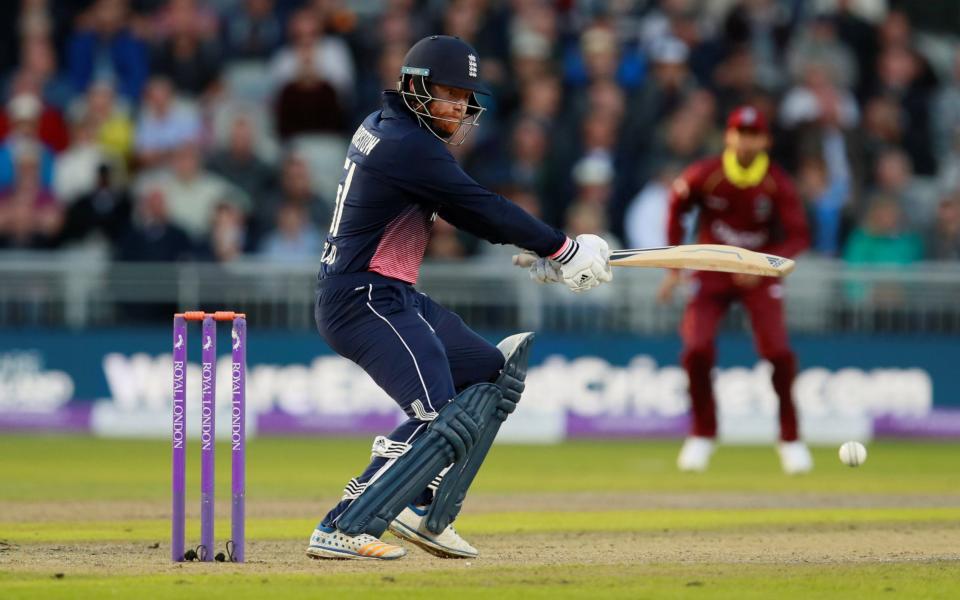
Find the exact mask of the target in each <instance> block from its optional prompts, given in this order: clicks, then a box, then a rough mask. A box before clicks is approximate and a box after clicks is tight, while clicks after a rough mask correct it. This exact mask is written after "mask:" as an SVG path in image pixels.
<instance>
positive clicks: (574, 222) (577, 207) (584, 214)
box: [564, 200, 623, 250]
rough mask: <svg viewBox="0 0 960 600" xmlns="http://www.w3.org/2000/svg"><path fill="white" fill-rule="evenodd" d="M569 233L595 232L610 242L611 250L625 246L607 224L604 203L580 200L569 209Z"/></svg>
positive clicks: (567, 229)
mask: <svg viewBox="0 0 960 600" xmlns="http://www.w3.org/2000/svg"><path fill="white" fill-rule="evenodd" d="M566 222H567V224H566V227H565V228H564V229H565V230H566V232H567V235H570V236H574V237H576V236H578V235H580V234H583V233H593V234H596V235H599V236H602V237H603V239H605V240H607V241H608V242H609V244H610V249H611V250H616V249H619V248H622V247H623V244H622V243H621V242H620V240H619V239H618V238H617V236H615V235H614V234H613V233H611V232H610V230H609V227H608V226H607V216H606V211H605V210H604V208H603V206H602V205H599V204H595V203H593V202H591V201H589V200H579V201H576V202H574V203H573V205H571V206H570V208H569V209H567V219H566Z"/></svg>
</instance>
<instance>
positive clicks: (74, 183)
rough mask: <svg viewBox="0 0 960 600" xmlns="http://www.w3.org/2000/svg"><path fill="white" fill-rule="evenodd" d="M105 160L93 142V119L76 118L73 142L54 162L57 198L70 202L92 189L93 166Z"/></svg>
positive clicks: (95, 169)
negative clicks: (80, 119) (78, 119)
mask: <svg viewBox="0 0 960 600" xmlns="http://www.w3.org/2000/svg"><path fill="white" fill-rule="evenodd" d="M106 159H107V156H106V154H105V153H104V151H103V149H102V148H101V147H100V145H99V144H98V143H97V139H96V125H95V123H94V122H93V120H91V119H84V120H82V121H78V122H77V123H76V124H75V125H74V127H73V144H72V145H71V146H70V148H68V149H67V150H66V151H65V152H61V153H60V154H59V155H58V156H57V158H56V160H55V163H54V178H53V191H54V193H55V194H56V196H57V199H59V200H60V202H62V203H64V204H72V203H73V201H74V200H76V199H77V198H78V197H79V196H81V195H83V194H86V193H88V192H91V191H93V189H94V187H96V185H97V169H98V167H99V166H100V165H102V164H103V163H104V162H105V161H106Z"/></svg>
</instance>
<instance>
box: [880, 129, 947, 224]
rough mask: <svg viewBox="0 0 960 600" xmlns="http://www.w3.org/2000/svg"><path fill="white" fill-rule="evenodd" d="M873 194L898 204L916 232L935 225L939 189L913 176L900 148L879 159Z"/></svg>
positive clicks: (891, 150) (908, 159)
mask: <svg viewBox="0 0 960 600" xmlns="http://www.w3.org/2000/svg"><path fill="white" fill-rule="evenodd" d="M874 182H875V187H874V193H875V194H881V195H883V196H886V197H889V198H893V199H894V200H896V201H897V202H898V203H899V205H900V209H901V210H902V212H903V214H904V215H905V224H906V226H907V227H909V228H910V229H911V230H913V231H922V230H924V229H926V228H927V227H928V226H929V225H930V223H931V222H932V221H933V216H934V211H935V208H936V207H935V203H936V189H935V187H934V185H933V184H932V182H930V181H928V180H926V179H924V178H921V177H916V176H914V173H913V167H912V165H911V164H910V157H909V156H907V154H906V153H905V152H903V151H902V150H900V149H898V148H888V149H887V150H884V151H883V152H882V153H881V154H880V156H879V157H878V159H877V164H876V171H875V173H874Z"/></svg>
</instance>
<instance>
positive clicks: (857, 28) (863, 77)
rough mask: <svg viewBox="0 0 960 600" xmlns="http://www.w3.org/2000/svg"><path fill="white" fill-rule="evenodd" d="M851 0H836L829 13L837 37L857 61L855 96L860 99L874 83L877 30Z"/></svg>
mask: <svg viewBox="0 0 960 600" xmlns="http://www.w3.org/2000/svg"><path fill="white" fill-rule="evenodd" d="M853 4H854V2H853V0H837V8H836V11H835V12H834V13H832V14H831V15H830V18H831V19H832V20H833V23H834V27H835V28H836V33H837V38H838V39H839V40H840V42H841V43H842V44H844V45H846V46H847V48H848V49H849V50H850V51H851V52H853V54H854V57H855V59H856V62H857V80H856V81H855V82H854V86H855V88H854V89H855V90H856V94H857V97H858V98H860V99H861V100H862V99H863V98H865V97H866V93H867V91H868V90H870V89H871V88H872V87H873V85H874V60H875V59H876V56H877V30H876V28H875V27H874V26H873V25H872V24H871V23H870V22H869V21H867V20H866V19H863V18H861V17H860V16H858V15H857V14H856V13H855V12H854V10H853Z"/></svg>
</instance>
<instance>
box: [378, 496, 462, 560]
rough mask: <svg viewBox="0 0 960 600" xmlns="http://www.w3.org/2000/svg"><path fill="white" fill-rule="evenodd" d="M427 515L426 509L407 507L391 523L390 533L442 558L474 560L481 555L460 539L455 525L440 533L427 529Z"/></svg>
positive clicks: (448, 526)
mask: <svg viewBox="0 0 960 600" xmlns="http://www.w3.org/2000/svg"><path fill="white" fill-rule="evenodd" d="M426 515H427V511H426V510H425V509H420V508H417V507H416V506H413V505H410V506H407V507H406V508H404V509H403V511H401V512H400V514H399V515H397V518H396V519H394V520H393V522H392V523H390V532H391V533H392V534H393V535H395V536H397V537H398V538H401V539H404V540H407V541H408V542H410V543H412V544H416V545H417V546H420V547H421V548H423V549H424V550H426V551H427V552H429V553H430V554H433V555H434V556H439V557H440V558H474V557H476V556H477V554H479V552H477V549H476V548H474V547H473V546H471V545H470V543H469V542H467V540H465V539H463V538H462V537H460V535H459V534H458V533H457V531H456V530H455V529H454V528H453V525H447V527H446V529H444V530H443V531H441V532H440V533H433V532H432V531H430V530H429V529H427V518H426Z"/></svg>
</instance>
